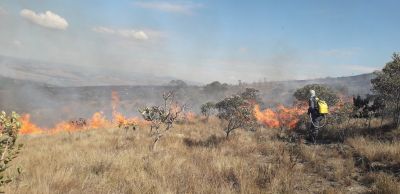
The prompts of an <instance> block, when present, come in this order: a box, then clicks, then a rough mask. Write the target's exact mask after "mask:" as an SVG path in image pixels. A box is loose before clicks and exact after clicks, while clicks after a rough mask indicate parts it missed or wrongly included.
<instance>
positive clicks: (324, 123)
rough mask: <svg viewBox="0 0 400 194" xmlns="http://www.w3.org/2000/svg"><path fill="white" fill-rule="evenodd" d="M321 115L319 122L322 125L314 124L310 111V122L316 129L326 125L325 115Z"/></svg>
mask: <svg viewBox="0 0 400 194" xmlns="http://www.w3.org/2000/svg"><path fill="white" fill-rule="evenodd" d="M321 117H323V119H322V120H321V121H320V122H319V123H320V124H321V122H322V125H316V124H315V123H314V122H313V119H312V115H311V113H310V121H311V124H312V125H313V126H314V127H315V128H316V129H319V128H322V127H324V126H325V125H326V115H325V114H323V115H322V116H321Z"/></svg>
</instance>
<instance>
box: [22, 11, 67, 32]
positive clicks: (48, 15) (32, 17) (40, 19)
mask: <svg viewBox="0 0 400 194" xmlns="http://www.w3.org/2000/svg"><path fill="white" fill-rule="evenodd" d="M20 15H21V16H22V17H23V18H24V19H26V20H29V21H30V22H32V23H35V24H38V25H40V26H43V27H46V28H51V29H58V30H65V29H67V27H68V22H67V20H65V19H64V18H62V17H61V16H59V15H57V14H55V13H53V12H51V11H46V12H45V13H35V12H34V11H32V10H29V9H23V10H21V12H20Z"/></svg>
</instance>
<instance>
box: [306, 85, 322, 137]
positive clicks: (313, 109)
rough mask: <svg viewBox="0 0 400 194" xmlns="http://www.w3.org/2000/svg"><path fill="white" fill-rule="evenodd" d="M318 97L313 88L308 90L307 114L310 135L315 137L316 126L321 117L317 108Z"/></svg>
mask: <svg viewBox="0 0 400 194" xmlns="http://www.w3.org/2000/svg"><path fill="white" fill-rule="evenodd" d="M318 108H319V107H318V98H317V96H316V95H315V91H314V90H310V99H309V101H308V114H309V115H311V116H310V117H311V131H310V132H311V135H312V136H313V138H315V137H316V136H317V134H318V127H317V126H319V123H320V121H321V120H322V118H323V115H321V114H320V113H319V112H320V111H319V109H318Z"/></svg>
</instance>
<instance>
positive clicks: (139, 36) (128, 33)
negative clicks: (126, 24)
mask: <svg viewBox="0 0 400 194" xmlns="http://www.w3.org/2000/svg"><path fill="white" fill-rule="evenodd" d="M92 30H93V31H94V32H97V33H102V34H112V35H117V36H121V37H124V38H130V39H136V40H147V39H149V36H148V35H147V34H146V33H145V32H144V31H142V30H133V29H112V28H108V27H103V26H99V27H94V28H93V29H92Z"/></svg>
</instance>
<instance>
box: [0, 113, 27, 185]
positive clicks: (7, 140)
mask: <svg viewBox="0 0 400 194" xmlns="http://www.w3.org/2000/svg"><path fill="white" fill-rule="evenodd" d="M20 128H21V123H20V121H19V115H18V114H17V113H15V112H12V113H11V115H7V114H6V113H5V112H4V111H2V112H1V113H0V132H1V135H0V154H1V155H0V187H2V186H4V185H5V184H7V183H9V182H11V179H10V178H7V177H6V176H5V175H4V174H5V170H6V169H7V168H8V167H9V166H10V164H9V163H10V161H12V160H13V159H14V158H16V157H17V155H18V154H19V151H20V149H21V147H22V144H17V143H16V141H17V137H18V132H19V129H20ZM18 172H19V171H18Z"/></svg>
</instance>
